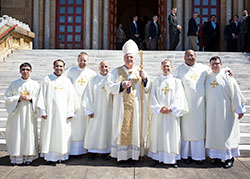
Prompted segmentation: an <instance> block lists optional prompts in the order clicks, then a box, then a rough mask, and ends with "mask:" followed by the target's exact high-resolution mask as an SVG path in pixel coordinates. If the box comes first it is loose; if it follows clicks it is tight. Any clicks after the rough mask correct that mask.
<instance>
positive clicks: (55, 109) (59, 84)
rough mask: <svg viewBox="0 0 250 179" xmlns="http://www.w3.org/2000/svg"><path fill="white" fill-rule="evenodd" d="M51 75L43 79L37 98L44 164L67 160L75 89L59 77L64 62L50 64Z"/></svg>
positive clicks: (64, 78) (67, 81)
mask: <svg viewBox="0 0 250 179" xmlns="http://www.w3.org/2000/svg"><path fill="white" fill-rule="evenodd" d="M53 64H54V73H53V74H51V75H48V76H46V77H45V78H44V80H43V82H42V84H41V90H40V94H39V99H38V104H37V105H38V107H39V108H40V115H41V117H42V124H41V141H40V148H41V149H40V150H41V156H42V157H44V159H45V160H46V161H49V162H57V161H63V160H67V159H68V158H69V152H70V142H71V118H72V117H73V116H74V113H75V110H76V107H75V98H76V94H75V89H74V86H73V85H72V83H71V81H70V79H69V78H68V77H66V76H64V75H62V74H63V71H64V67H65V63H64V61H62V60H60V59H59V60H56V61H54V63H53Z"/></svg>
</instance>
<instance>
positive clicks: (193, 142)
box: [175, 50, 210, 164]
mask: <svg viewBox="0 0 250 179" xmlns="http://www.w3.org/2000/svg"><path fill="white" fill-rule="evenodd" d="M184 60H185V63H183V64H182V65H180V66H178V67H177V68H176V70H175V77H177V78H180V79H181V81H182V83H183V87H184V90H185V93H186V98H187V101H188V107H189V113H187V114H186V115H184V116H183V117H182V120H181V136H182V143H181V157H182V158H183V159H184V162H185V163H191V160H190V159H189V156H190V157H191V158H192V159H193V160H194V161H195V162H196V163H197V164H202V163H203V162H202V160H205V143H204V139H205V80H206V77H207V75H208V73H209V71H210V69H209V67H208V66H207V65H203V64H201V63H197V62H196V54H195V52H194V51H193V50H187V51H186V52H185V56H184Z"/></svg>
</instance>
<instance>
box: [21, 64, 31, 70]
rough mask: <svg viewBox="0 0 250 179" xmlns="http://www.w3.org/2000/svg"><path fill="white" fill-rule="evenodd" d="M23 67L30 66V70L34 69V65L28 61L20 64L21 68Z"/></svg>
mask: <svg viewBox="0 0 250 179" xmlns="http://www.w3.org/2000/svg"><path fill="white" fill-rule="evenodd" d="M23 67H30V70H32V66H31V64H29V63H28V62H24V63H22V64H21V65H20V67H19V69H20V70H21V69H22V68H23Z"/></svg>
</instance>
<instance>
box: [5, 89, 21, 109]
mask: <svg viewBox="0 0 250 179" xmlns="http://www.w3.org/2000/svg"><path fill="white" fill-rule="evenodd" d="M4 96H5V99H6V103H5V106H6V110H7V112H8V114H11V113H12V112H15V110H16V108H17V106H18V101H19V97H20V96H19V95H13V92H12V85H10V86H9V87H8V89H7V90H6V92H5V94H4Z"/></svg>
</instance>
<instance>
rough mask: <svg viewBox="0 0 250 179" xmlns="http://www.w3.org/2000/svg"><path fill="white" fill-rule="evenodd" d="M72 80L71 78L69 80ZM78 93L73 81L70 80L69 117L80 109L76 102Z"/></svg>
mask: <svg viewBox="0 0 250 179" xmlns="http://www.w3.org/2000/svg"><path fill="white" fill-rule="evenodd" d="M69 81H70V80H69ZM76 99H77V94H76V92H75V88H74V86H73V84H72V83H71V81H70V82H69V94H68V107H67V118H69V117H74V114H75V111H76V110H77V109H78V104H77V103H76Z"/></svg>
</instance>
